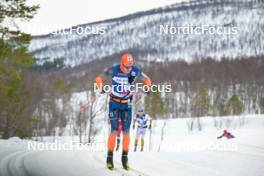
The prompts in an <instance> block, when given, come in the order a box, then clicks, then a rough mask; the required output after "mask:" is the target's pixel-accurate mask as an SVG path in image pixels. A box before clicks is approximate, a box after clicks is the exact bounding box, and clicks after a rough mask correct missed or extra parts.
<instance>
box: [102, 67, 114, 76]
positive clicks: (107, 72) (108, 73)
mask: <svg viewBox="0 0 264 176" xmlns="http://www.w3.org/2000/svg"><path fill="white" fill-rule="evenodd" d="M113 72H114V66H112V67H109V68H106V69H104V76H106V77H111V76H112V74H113Z"/></svg>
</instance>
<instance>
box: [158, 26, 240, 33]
mask: <svg viewBox="0 0 264 176" xmlns="http://www.w3.org/2000/svg"><path fill="white" fill-rule="evenodd" d="M159 34H160V35H163V34H165V35H168V34H170V35H180V34H184V35H192V34H193V35H203V34H209V35H236V34H238V27H236V26H215V25H193V24H186V25H182V26H173V25H160V26H159Z"/></svg>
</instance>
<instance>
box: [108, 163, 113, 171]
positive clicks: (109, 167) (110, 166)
mask: <svg viewBox="0 0 264 176" xmlns="http://www.w3.org/2000/svg"><path fill="white" fill-rule="evenodd" d="M106 167H107V169H109V170H111V171H113V170H115V168H114V167H113V165H112V164H107V165H106Z"/></svg>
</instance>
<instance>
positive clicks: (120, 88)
mask: <svg viewBox="0 0 264 176" xmlns="http://www.w3.org/2000/svg"><path fill="white" fill-rule="evenodd" d="M112 90H115V91H117V92H128V93H134V92H139V91H143V92H172V86H171V85H170V84H164V85H152V86H150V87H148V86H146V85H144V84H143V83H136V84H135V85H128V84H121V85H104V86H103V87H102V88H100V87H98V86H97V85H96V83H94V91H96V92H97V91H103V92H105V93H110V92H112Z"/></svg>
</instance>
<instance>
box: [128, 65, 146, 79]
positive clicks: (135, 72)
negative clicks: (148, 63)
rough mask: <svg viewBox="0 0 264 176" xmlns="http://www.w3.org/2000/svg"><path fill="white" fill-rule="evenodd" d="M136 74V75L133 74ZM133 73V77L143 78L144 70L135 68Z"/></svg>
mask: <svg viewBox="0 0 264 176" xmlns="http://www.w3.org/2000/svg"><path fill="white" fill-rule="evenodd" d="M133 72H134V73H133ZM133 72H132V73H131V75H132V76H135V77H137V78H143V75H142V70H141V69H140V68H138V67H133Z"/></svg>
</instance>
